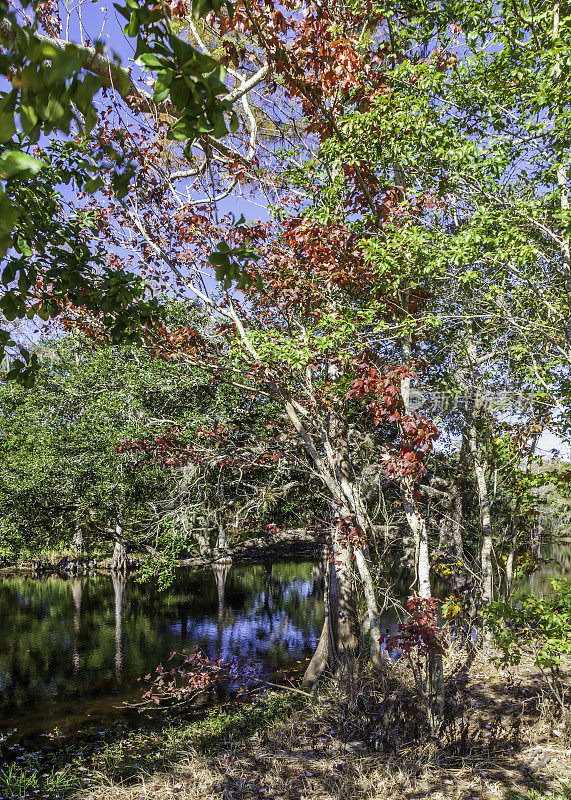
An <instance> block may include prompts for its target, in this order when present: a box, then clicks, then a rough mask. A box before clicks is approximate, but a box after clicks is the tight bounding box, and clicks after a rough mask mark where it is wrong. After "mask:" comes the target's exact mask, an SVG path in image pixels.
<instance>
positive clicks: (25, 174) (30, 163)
mask: <svg viewBox="0 0 571 800" xmlns="http://www.w3.org/2000/svg"><path fill="white" fill-rule="evenodd" d="M45 166H46V165H45V164H44V162H43V161H40V160H39V159H38V158H33V157H32V156H29V155H28V154H27V153H22V152H21V150H4V152H3V153H2V154H1V155H0V178H1V179H5V178H13V177H14V176H16V175H17V176H18V177H19V178H30V177H31V176H32V175H36V174H37V173H38V172H39V171H40V170H41V169H43V168H44V167H45Z"/></svg>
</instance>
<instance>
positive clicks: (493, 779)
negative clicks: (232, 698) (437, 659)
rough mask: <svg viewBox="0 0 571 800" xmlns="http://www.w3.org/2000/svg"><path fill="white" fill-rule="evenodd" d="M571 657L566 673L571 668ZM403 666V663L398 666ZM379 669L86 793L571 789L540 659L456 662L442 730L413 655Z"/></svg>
mask: <svg viewBox="0 0 571 800" xmlns="http://www.w3.org/2000/svg"><path fill="white" fill-rule="evenodd" d="M570 668H571V664H568V665H566V669H565V671H564V676H565V681H568V679H569V677H570V676H571V669H570ZM394 672H396V673H397V674H394ZM400 672H401V673H402V674H398V673H399V669H396V670H395V669H394V668H393V671H392V672H391V675H390V676H388V677H387V678H385V679H383V680H382V681H381V682H380V683H379V681H378V680H377V681H373V680H372V679H365V680H363V679H362V677H361V678H360V679H359V680H358V681H357V680H355V681H352V680H351V679H349V680H347V679H346V678H345V679H344V680H338V681H336V682H334V683H333V685H331V686H329V687H328V688H327V689H324V690H323V691H322V692H321V693H320V695H319V696H318V697H317V698H315V699H312V700H311V701H310V702H308V703H307V704H306V705H305V707H304V708H303V709H302V710H300V711H298V712H296V713H295V715H294V716H293V718H292V720H291V721H290V723H289V724H288V725H282V726H279V727H276V728H271V729H269V730H260V731H259V732H257V733H256V734H255V735H254V736H252V737H250V738H249V739H246V740H242V741H238V742H237V743H233V744H230V745H224V744H221V745H220V747H219V749H217V750H216V752H213V753H211V754H209V755H201V754H199V753H196V752H187V753H181V758H180V763H179V764H178V765H177V767H176V768H175V769H173V770H172V771H171V772H170V773H168V774H154V775H149V776H146V777H145V778H144V779H141V780H140V781H139V782H138V783H137V784H135V785H131V786H121V785H116V784H115V785H110V784H109V783H107V784H105V783H102V784H101V785H100V786H98V787H97V788H91V789H90V790H89V791H86V792H84V793H82V794H81V795H78V797H80V798H81V799H82V800H103V799H104V798H105V800H109V799H110V798H116V800H120V799H121V800H143V798H156V800H162V799H163V798H173V797H176V798H180V800H199V798H200V800H254V798H257V799H258V800H264V799H266V798H267V800H353V799H355V800H360V799H361V798H363V799H365V798H367V799H368V800H381V798H382V800H393V798H394V799H395V800H397V798H398V799H400V798H402V800H423V798H431V800H432V799H433V800H440V799H442V800H444V799H445V800H495V799H496V798H510V797H511V798H517V797H530V796H531V797H534V798H536V799H537V798H538V796H551V795H555V796H560V797H562V798H563V797H565V798H567V797H570V798H571V791H570V790H569V789H566V788H565V784H567V786H569V784H571V735H570V734H571V731H570V730H569V727H570V726H569V725H568V726H567V729H565V726H564V724H563V723H562V722H561V717H560V715H559V716H558V715H557V713H555V712H554V706H553V703H552V702H551V700H550V698H549V696H548V694H547V693H546V688H545V682H544V680H543V678H542V676H541V674H540V673H539V672H538V670H537V668H535V667H534V666H533V664H531V663H530V662H524V663H522V664H521V665H520V666H518V667H517V668H513V669H512V670H511V671H509V672H508V671H500V670H499V669H497V668H496V667H495V666H494V665H493V663H489V662H485V661H484V660H483V659H482V658H481V657H476V658H475V660H473V661H472V663H471V664H470V665H469V666H468V665H465V664H464V665H463V664H453V663H449V664H448V666H447V673H448V674H447V682H446V685H447V718H448V722H447V725H446V726H445V729H444V731H443V733H442V734H441V735H440V736H439V737H438V738H437V739H431V738H430V737H429V736H428V734H427V733H426V729H425V726H424V721H423V717H422V713H421V712H420V707H419V703H418V700H414V698H412V696H411V695H412V691H411V689H412V687H411V684H410V676H407V674H406V672H405V670H404V665H403V667H402V668H400Z"/></svg>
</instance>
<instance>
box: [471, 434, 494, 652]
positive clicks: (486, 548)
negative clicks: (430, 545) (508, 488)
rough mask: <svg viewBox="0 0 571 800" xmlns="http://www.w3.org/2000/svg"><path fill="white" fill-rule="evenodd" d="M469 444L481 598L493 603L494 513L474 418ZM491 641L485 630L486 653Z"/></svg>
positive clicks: (490, 635) (483, 642) (483, 601)
mask: <svg viewBox="0 0 571 800" xmlns="http://www.w3.org/2000/svg"><path fill="white" fill-rule="evenodd" d="M468 444H469V447H470V455H471V456H472V464H473V468H474V474H475V476H476V485H477V487H478V499H479V502H480V524H481V532H482V533H481V541H480V573H481V581H482V589H481V599H482V604H486V603H491V602H492V600H493V599H494V586H493V572H492V552H493V539H492V515H491V510H490V496H489V493H488V484H487V481H486V466H487V465H486V461H485V459H482V458H481V456H480V453H479V452H478V438H477V431H476V424H475V422H474V419H473V418H472V419H471V420H470V423H469V432H468ZM491 643H492V634H491V632H489V631H484V633H483V636H482V644H483V650H484V653H485V654H489V651H490V647H491Z"/></svg>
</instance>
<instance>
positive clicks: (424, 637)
mask: <svg viewBox="0 0 571 800" xmlns="http://www.w3.org/2000/svg"><path fill="white" fill-rule="evenodd" d="M439 602H441V601H440V600H438V599H437V598H435V597H429V598H422V597H415V596H412V597H409V598H408V600H407V601H406V607H407V609H408V611H409V612H410V619H409V620H408V621H407V622H405V623H402V624H401V625H399V632H398V633H397V634H396V635H395V636H391V637H389V638H387V639H386V645H387V649H388V650H389V651H394V650H397V649H398V650H402V652H403V653H405V654H406V655H410V654H411V652H412V651H413V650H417V651H418V652H419V653H420V654H422V655H430V654H432V653H439V654H440V655H443V654H444V651H445V649H446V643H445V642H444V641H443V640H442V639H441V637H440V633H439V630H438V603H439Z"/></svg>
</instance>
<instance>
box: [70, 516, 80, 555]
mask: <svg viewBox="0 0 571 800" xmlns="http://www.w3.org/2000/svg"><path fill="white" fill-rule="evenodd" d="M71 544H72V547H73V550H74V552H75V553H77V554H78V555H79V554H81V553H83V528H82V527H81V525H80V524H79V520H77V519H76V520H75V522H74V525H73V538H72V540H71Z"/></svg>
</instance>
